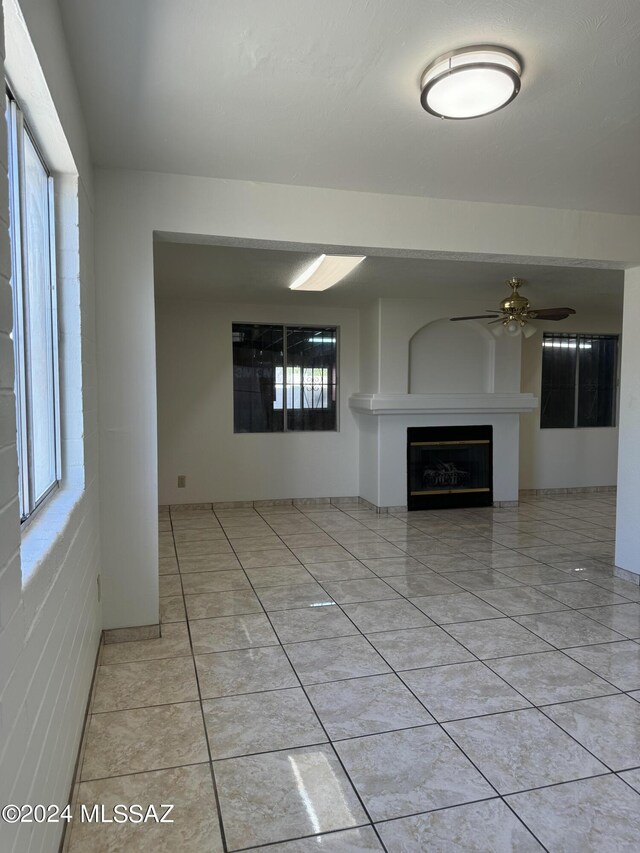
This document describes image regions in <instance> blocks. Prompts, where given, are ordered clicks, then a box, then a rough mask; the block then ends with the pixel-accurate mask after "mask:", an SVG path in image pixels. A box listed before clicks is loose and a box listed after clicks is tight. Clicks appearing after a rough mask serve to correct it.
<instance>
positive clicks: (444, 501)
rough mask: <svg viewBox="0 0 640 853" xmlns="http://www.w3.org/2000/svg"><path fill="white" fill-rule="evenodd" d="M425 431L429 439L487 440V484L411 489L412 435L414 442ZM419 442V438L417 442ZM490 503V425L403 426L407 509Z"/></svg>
mask: <svg viewBox="0 0 640 853" xmlns="http://www.w3.org/2000/svg"><path fill="white" fill-rule="evenodd" d="M426 431H428V434H429V443H431V442H433V443H434V444H438V443H442V444H457V443H460V444H468V443H473V444H475V443H482V444H485V443H488V445H489V458H488V475H489V485H488V486H487V487H482V489H448V490H447V489H433V490H424V491H422V493H417V492H412V491H411V483H410V472H411V447H412V438H413V442H414V446H415V443H417V442H418V439H420V438H422V437H423V435H424V433H425V432H426ZM419 443H422V442H419ZM485 506H493V426H491V425H490V424H473V425H465V426H443V427H408V428H407V509H408V511H409V512H419V511H424V510H431V509H456V508H461V507H485Z"/></svg>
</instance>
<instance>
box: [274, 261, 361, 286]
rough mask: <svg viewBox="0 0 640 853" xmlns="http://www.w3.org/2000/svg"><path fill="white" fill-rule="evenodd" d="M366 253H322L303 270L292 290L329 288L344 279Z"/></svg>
mask: <svg viewBox="0 0 640 853" xmlns="http://www.w3.org/2000/svg"><path fill="white" fill-rule="evenodd" d="M365 257H366V255H320V257H319V258H316V259H315V261H312V263H310V264H309V266H308V267H307V268H306V269H305V270H303V272H302V273H300V275H299V276H298V277H297V278H296V280H295V281H294V282H293V284H290V285H289V288H290V289H291V290H327V289H328V288H329V287H333V285H334V284H337V283H338V282H339V281H341V279H343V278H344V277H345V276H346V275H348V273H350V272H351V270H352V269H353V268H354V267H357V266H358V264H359V263H360V262H361V261H364V259H365Z"/></svg>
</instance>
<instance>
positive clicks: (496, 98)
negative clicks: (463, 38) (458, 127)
mask: <svg viewBox="0 0 640 853" xmlns="http://www.w3.org/2000/svg"><path fill="white" fill-rule="evenodd" d="M521 73H522V65H521V62H520V60H519V59H518V57H517V56H516V54H515V53H513V52H512V51H510V50H506V49H505V48H502V47H493V46H491V45H475V46H472V47H462V48H460V49H459V50H452V51H450V52H449V53H445V54H443V55H442V56H439V57H438V58H437V59H436V60H434V62H432V63H431V65H429V67H428V68H427V69H426V71H425V72H424V74H423V75H422V82H421V84H420V89H421V91H422V94H421V96H420V101H421V103H422V106H423V107H424V108H425V110H426V111H427V112H428V113H431V114H432V115H434V116H438V117H439V118H450V119H465V118H478V117H479V116H485V115H489V114H490V113H495V112H496V111H497V110H500V109H502V107H506V105H507V104H509V103H511V101H512V100H513V99H514V98H515V97H516V95H517V94H518V92H519V91H520V75H521Z"/></svg>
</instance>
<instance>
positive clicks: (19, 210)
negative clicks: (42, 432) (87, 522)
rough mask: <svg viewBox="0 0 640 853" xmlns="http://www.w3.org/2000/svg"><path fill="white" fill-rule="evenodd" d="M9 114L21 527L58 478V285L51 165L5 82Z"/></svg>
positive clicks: (14, 340) (53, 490)
mask: <svg viewBox="0 0 640 853" xmlns="http://www.w3.org/2000/svg"><path fill="white" fill-rule="evenodd" d="M6 99H7V118H8V127H7V133H8V158H7V160H8V163H7V167H8V168H7V171H8V180H9V206H10V214H9V220H10V222H9V230H10V235H11V241H10V242H11V290H12V303H13V312H14V317H13V329H12V332H13V349H14V361H15V379H14V391H15V396H16V438H17V453H18V491H19V504H20V521H21V525H22V526H23V527H24V526H25V525H27V524H28V523H29V522H30V521H31V519H32V518H33V517H34V515H35V514H36V513H37V511H38V510H39V509H40V508H41V507H42V506H43V505H44V504H45V503H46V501H47V500H48V498H50V497H51V495H52V494H53V493H54V492H55V491H57V489H58V488H59V487H60V482H61V480H62V464H61V463H62V452H61V416H60V358H59V335H60V327H59V323H58V304H57V303H58V289H57V281H56V228H55V199H54V194H55V186H54V178H53V175H52V173H51V169H50V168H49V166H48V165H47V162H46V159H45V157H44V156H43V154H42V151H41V149H40V146H39V144H38V141H37V139H36V137H35V134H34V133H33V130H32V129H31V127H30V126H29V123H28V121H27V120H26V118H25V115H24V111H23V110H22V108H21V106H20V102H19V101H18V99H17V98H16V97H15V95H14V94H13V92H12V91H11V87H10V86H9V85H8V84H7V85H6ZM25 137H26V138H28V140H29V142H30V144H31V145H32V147H33V150H34V152H35V154H36V156H37V158H38V160H39V162H40V164H41V166H42V169H43V172H44V174H45V175H46V179H47V229H46V234H47V255H48V258H47V261H48V262H47V266H46V269H47V272H48V283H47V291H48V294H49V303H48V305H47V306H46V309H47V314H48V317H47V321H48V322H47V325H48V327H49V330H48V336H49V337H50V340H48V341H47V345H48V346H50V349H51V352H50V356H51V377H50V379H51V382H52V397H53V411H52V413H51V414H52V423H53V436H51V435H50V440H52V443H53V455H54V459H53V463H54V464H53V468H54V479H53V481H52V482H51V483H50V484H49V486H48V487H47V488H46V489H45V490H44V491H43V492H42V494H41V495H40V496H39V497H38V498H37V499H36V498H35V485H34V477H35V465H34V448H33V442H32V422H31V408H30V399H31V396H30V395H31V384H32V383H31V376H30V369H29V353H30V330H29V322H28V310H29V308H28V306H29V275H28V272H26V273H25V271H26V270H28V265H27V257H26V251H27V246H26V242H25V240H24V234H25V231H26V229H27V226H26V210H25V192H26V183H25V171H24V160H25V157H24V145H25V142H24V140H25Z"/></svg>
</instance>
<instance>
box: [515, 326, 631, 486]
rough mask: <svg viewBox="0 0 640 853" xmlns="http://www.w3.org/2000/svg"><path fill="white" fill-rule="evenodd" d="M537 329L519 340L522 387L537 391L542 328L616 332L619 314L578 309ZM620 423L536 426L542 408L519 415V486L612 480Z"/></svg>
mask: <svg viewBox="0 0 640 853" xmlns="http://www.w3.org/2000/svg"><path fill="white" fill-rule="evenodd" d="M536 326H537V327H538V333H537V334H536V335H533V336H532V337H530V338H528V339H525V340H523V342H522V391H523V392H529V393H531V394H535V395H536V396H537V397H540V389H541V383H542V333H543V332H583V333H586V334H588V333H591V334H619V333H620V331H621V327H622V317H621V316H616V315H609V316H607V315H603V314H598V315H594V314H588V313H586V312H582V311H579V312H578V313H577V314H576V315H575V316H573V317H569V318H567V319H566V320H563V321H562V322H561V323H553V322H550V323H546V324H545V323H539V324H538V323H537V324H536ZM617 465H618V427H617V426H615V427H593V428H579V429H540V410H539V409H538V410H536V411H534V412H527V413H526V414H524V415H522V417H521V421H520V488H521V489H564V488H578V487H587V486H615V484H616V475H617Z"/></svg>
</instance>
